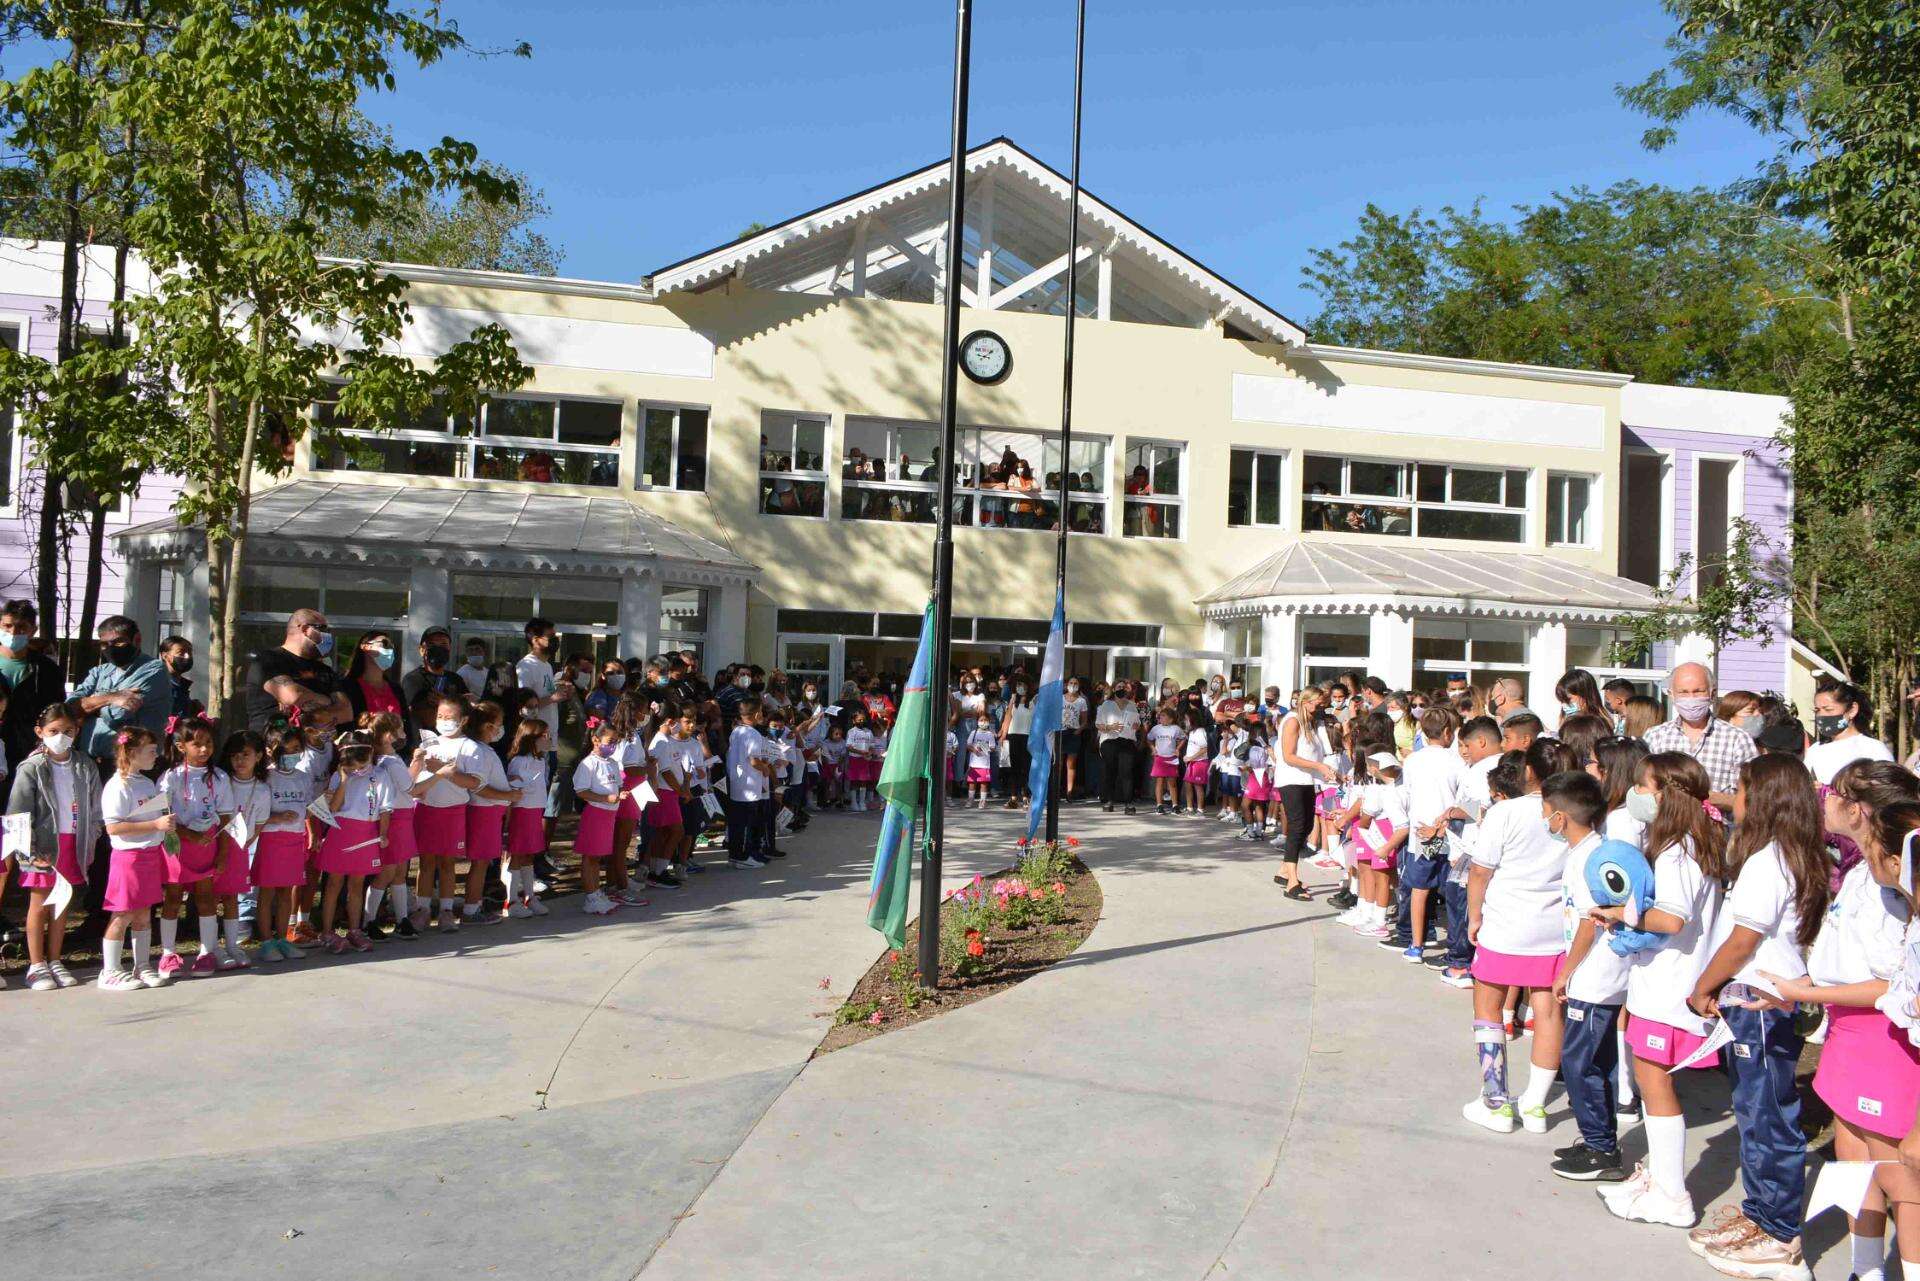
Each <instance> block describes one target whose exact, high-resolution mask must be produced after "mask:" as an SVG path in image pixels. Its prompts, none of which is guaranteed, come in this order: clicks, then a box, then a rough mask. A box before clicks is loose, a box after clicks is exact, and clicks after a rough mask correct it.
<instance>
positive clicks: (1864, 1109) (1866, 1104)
mask: <svg viewBox="0 0 1920 1281" xmlns="http://www.w3.org/2000/svg"><path fill="white" fill-rule="evenodd" d="M1854 1106H1855V1107H1856V1108H1858V1109H1859V1110H1860V1115H1861V1116H1879V1115H1880V1110H1881V1109H1880V1100H1879V1099H1870V1098H1868V1097H1867V1096H1866V1095H1864V1094H1863V1095H1861V1096H1860V1097H1859V1098H1857V1099H1855V1100H1854Z"/></svg>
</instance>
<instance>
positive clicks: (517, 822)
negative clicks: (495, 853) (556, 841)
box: [507, 805, 547, 854]
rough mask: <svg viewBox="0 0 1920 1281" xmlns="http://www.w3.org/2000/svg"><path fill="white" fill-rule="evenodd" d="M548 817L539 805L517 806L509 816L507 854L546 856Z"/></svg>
mask: <svg viewBox="0 0 1920 1281" xmlns="http://www.w3.org/2000/svg"><path fill="white" fill-rule="evenodd" d="M546 849H547V816H546V814H545V812H544V811H542V810H541V809H540V807H539V806H537V805H515V806H514V807H513V809H512V811H511V812H510V813H509V814H508V816H507V853H509V854H544V853H545V852H546Z"/></svg>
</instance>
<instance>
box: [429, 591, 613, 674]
mask: <svg viewBox="0 0 1920 1281" xmlns="http://www.w3.org/2000/svg"><path fill="white" fill-rule="evenodd" d="M452 587H453V633H454V645H455V647H456V648H455V652H456V653H457V652H459V651H460V649H461V648H462V647H464V646H465V645H466V643H467V642H468V641H469V640H480V641H483V642H484V643H485V644H486V646H487V651H488V653H489V654H491V655H492V657H493V659H494V661H496V662H500V661H511V660H513V659H517V658H519V657H520V655H521V654H523V653H525V652H526V643H525V637H526V625H527V620H528V619H529V618H534V617H541V618H548V619H551V620H553V624H554V630H555V632H557V633H558V635H559V641H558V646H557V648H558V652H559V653H560V654H562V655H572V654H591V655H593V657H594V659H595V661H596V662H597V661H599V660H601V659H604V658H608V657H611V656H613V655H616V654H618V653H619V650H620V580H619V579H618V578H612V577H609V578H546V577H539V578H535V577H527V576H521V575H513V574H455V575H453V583H452Z"/></svg>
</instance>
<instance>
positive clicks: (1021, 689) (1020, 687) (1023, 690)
mask: <svg viewBox="0 0 1920 1281" xmlns="http://www.w3.org/2000/svg"><path fill="white" fill-rule="evenodd" d="M1013 692H1014V693H1016V694H1021V695H1024V694H1025V693H1026V692H1027V687H1026V686H1025V685H1015V686H1014V687H1013Z"/></svg>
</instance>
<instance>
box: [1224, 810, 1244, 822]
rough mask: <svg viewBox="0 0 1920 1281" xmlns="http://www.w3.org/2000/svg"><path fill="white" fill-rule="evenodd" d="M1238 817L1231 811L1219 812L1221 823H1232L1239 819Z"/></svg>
mask: <svg viewBox="0 0 1920 1281" xmlns="http://www.w3.org/2000/svg"><path fill="white" fill-rule="evenodd" d="M1239 817H1240V816H1239V815H1238V814H1236V813H1234V812H1233V811H1232V810H1221V811H1220V821H1221V822H1222V823H1231V822H1233V821H1234V820H1235V819H1237V818H1239Z"/></svg>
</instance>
